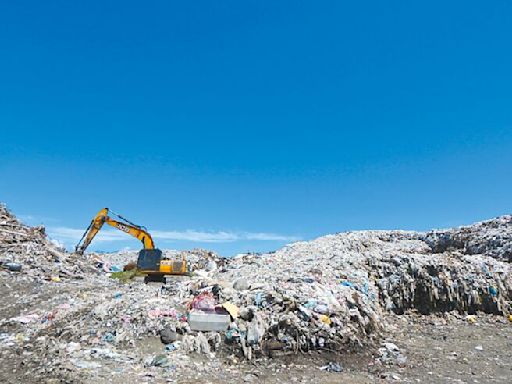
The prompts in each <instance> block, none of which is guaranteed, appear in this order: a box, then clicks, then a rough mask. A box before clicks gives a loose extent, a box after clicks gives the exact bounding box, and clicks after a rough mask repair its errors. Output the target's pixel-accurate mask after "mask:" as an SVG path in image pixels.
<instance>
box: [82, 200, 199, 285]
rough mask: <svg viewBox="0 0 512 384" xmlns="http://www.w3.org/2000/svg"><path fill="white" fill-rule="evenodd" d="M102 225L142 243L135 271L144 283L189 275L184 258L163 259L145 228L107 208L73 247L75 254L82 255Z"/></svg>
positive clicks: (98, 215) (99, 213)
mask: <svg viewBox="0 0 512 384" xmlns="http://www.w3.org/2000/svg"><path fill="white" fill-rule="evenodd" d="M111 216H115V217H116V218H117V219H113V218H112V217H111ZM103 224H108V225H110V226H112V227H114V228H117V229H119V230H120V231H122V232H125V233H127V234H129V235H132V236H133V237H136V238H137V239H139V240H140V241H141V242H142V244H143V246H144V249H142V250H140V251H139V256H138V258H137V270H138V271H139V272H141V273H143V274H145V275H146V279H145V281H163V280H164V278H165V276H166V275H187V274H188V273H189V267H188V265H187V262H186V260H185V256H183V257H182V260H179V261H177V260H171V259H168V258H165V257H163V256H162V251H161V250H159V249H157V248H155V243H154V242H153V238H152V237H151V235H150V234H149V232H148V231H147V229H146V228H145V227H143V226H140V225H137V224H134V223H132V222H131V221H129V220H127V219H125V218H124V217H123V216H121V215H119V214H117V213H115V212H113V211H111V210H109V209H108V208H103V209H102V210H101V211H99V212H98V214H97V215H96V216H95V217H94V218H93V219H92V221H91V223H90V224H89V227H87V229H86V230H85V233H84V234H83V236H82V238H81V239H80V241H79V242H78V244H77V245H76V247H75V252H76V253H77V254H79V255H83V253H84V252H85V250H86V248H87V247H88V246H89V244H91V242H92V240H93V239H94V236H96V234H97V233H98V232H99V231H100V229H101V228H102V227H103Z"/></svg>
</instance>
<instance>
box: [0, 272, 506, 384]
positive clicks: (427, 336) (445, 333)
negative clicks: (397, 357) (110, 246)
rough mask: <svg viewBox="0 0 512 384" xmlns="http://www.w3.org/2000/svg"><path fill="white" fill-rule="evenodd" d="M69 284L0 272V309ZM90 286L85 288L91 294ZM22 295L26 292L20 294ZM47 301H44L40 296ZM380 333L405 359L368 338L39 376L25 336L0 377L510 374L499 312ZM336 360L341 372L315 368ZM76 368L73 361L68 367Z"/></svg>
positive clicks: (299, 379) (379, 378)
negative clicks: (382, 355)
mask: <svg viewBox="0 0 512 384" xmlns="http://www.w3.org/2000/svg"><path fill="white" fill-rule="evenodd" d="M73 289H76V288H74V287H73V285H59V284H54V285H50V284H24V283H22V282H16V281H14V280H11V279H10V278H9V277H0V296H1V297H2V298H3V299H2V301H0V317H1V318H4V319H5V318H10V317H13V316H17V315H19V314H20V313H21V312H23V311H24V310H26V309H27V307H30V306H31V305H32V306H33V305H35V304H34V303H37V305H38V306H41V307H45V306H46V305H47V303H48V300H51V299H52V298H54V297H55V296H56V295H64V296H65V295H72V294H74V293H73ZM94 289H101V288H99V287H98V288H94V287H91V288H90V293H91V294H94ZM25 297H30V300H25V299H24V298H25ZM48 305H49V304H48ZM388 323H389V327H388V329H387V338H386V340H383V341H388V342H391V343H394V344H396V346H397V347H398V349H399V351H400V353H401V354H403V355H404V356H405V357H406V358H407V360H406V362H405V363H403V362H402V363H401V364H398V363H396V362H393V361H391V362H388V363H382V362H381V361H380V360H379V359H378V357H379V353H378V347H379V345H376V346H375V347H374V348H371V349H369V350H367V351H365V352H358V353H354V352H345V353H342V354H333V353H330V352H321V353H320V352H312V353H310V354H299V355H287V356H281V357H278V358H274V359H262V360H257V361H254V362H252V363H246V362H240V361H231V360H229V359H215V360H209V359H207V358H206V357H203V356H197V355H188V356H187V362H186V366H187V369H185V370H183V369H180V370H179V371H176V368H175V367H168V368H156V367H152V369H140V368H137V367H136V366H133V365H130V364H127V363H122V362H116V361H111V362H106V363H105V364H104V365H103V366H102V367H101V368H100V369H96V370H91V369H87V370H82V371H80V372H78V373H76V372H75V374H73V375H71V376H68V375H62V374H60V373H56V374H55V375H53V376H52V377H44V376H43V377H41V376H40V375H39V374H38V373H37V371H38V364H43V362H38V360H37V356H36V355H35V354H34V353H33V351H32V350H31V344H30V342H28V343H21V344H20V345H17V346H14V347H10V348H3V349H2V350H1V351H0V382H2V383H35V382H37V383H41V382H42V383H92V382H94V383H97V384H99V383H114V384H116V383H119V384H121V383H123V384H127V383H139V382H154V383H169V382H171V383H172V382H176V383H186V384H189V383H212V384H221V383H222V384H225V383H251V382H255V383H256V382H261V383H313V382H314V383H319V382H320V383H326V384H330V383H354V384H362V383H375V382H388V381H390V382H404V383H510V382H511V377H512V353H511V351H512V323H510V322H509V321H508V320H507V319H506V318H504V317H497V316H490V315H478V316H477V322H476V324H470V323H469V322H468V321H467V320H466V319H465V317H464V316H454V315H439V316H419V315H414V314H413V315H402V316H395V315H389V318H388ZM18 331H19V330H18V329H16V328H13V327H12V326H2V327H0V335H6V334H15V333H16V332H18ZM143 344H144V345H143V349H144V351H146V350H147V353H148V354H151V353H152V352H153V349H154V350H155V351H157V350H159V349H160V348H161V347H162V346H161V343H160V341H159V340H158V339H157V338H153V339H151V338H148V339H146V340H143ZM329 362H334V363H339V364H340V365H341V366H342V367H343V370H342V372H327V371H326V370H322V369H321V368H322V367H324V366H326V365H327V364H328V363H329ZM74 369H75V371H76V368H74Z"/></svg>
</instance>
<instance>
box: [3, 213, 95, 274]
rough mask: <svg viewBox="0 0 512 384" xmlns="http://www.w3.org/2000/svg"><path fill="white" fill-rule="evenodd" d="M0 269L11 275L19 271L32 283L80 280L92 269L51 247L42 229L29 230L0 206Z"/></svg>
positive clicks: (60, 250)
mask: <svg viewBox="0 0 512 384" xmlns="http://www.w3.org/2000/svg"><path fill="white" fill-rule="evenodd" d="M0 268H2V269H4V270H8V271H11V272H20V271H21V270H23V272H24V276H28V277H31V278H33V279H47V280H50V279H52V278H53V279H54V280H57V279H61V278H79V279H81V278H84V274H85V273H86V272H90V271H91V270H92V268H91V267H90V265H89V263H88V262H87V261H86V260H83V259H82V260H76V259H75V258H74V257H73V256H72V255H70V254H68V253H66V251H65V250H64V249H62V248H60V247H59V246H57V245H56V244H54V243H52V242H51V241H50V240H49V239H48V238H47V237H46V233H45V228H44V227H43V226H37V227H29V226H27V225H24V224H23V223H21V222H20V221H19V220H18V219H17V218H16V217H15V216H14V215H13V214H11V213H10V212H9V211H8V210H7V208H6V207H5V205H3V204H0Z"/></svg>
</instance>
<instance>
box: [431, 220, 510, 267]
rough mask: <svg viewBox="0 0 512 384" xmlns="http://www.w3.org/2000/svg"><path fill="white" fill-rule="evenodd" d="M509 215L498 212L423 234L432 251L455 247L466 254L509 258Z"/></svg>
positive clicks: (443, 250) (501, 258)
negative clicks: (480, 218) (484, 217)
mask: <svg viewBox="0 0 512 384" xmlns="http://www.w3.org/2000/svg"><path fill="white" fill-rule="evenodd" d="M511 228H512V216H511V215H505V216H500V217H497V218H495V219H492V220H486V221H482V222H480V223H476V224H473V225H470V226H464V227H460V228H453V229H447V230H434V231H430V232H428V233H426V234H425V235H424V236H422V238H423V240H424V241H425V242H426V243H427V244H428V245H429V246H430V247H431V248H432V251H433V252H434V253H442V252H445V251H447V250H458V251H460V252H461V253H463V254H466V255H478V254H481V255H485V256H490V257H493V258H495V259H497V260H501V261H508V262H511V261H512V230H511Z"/></svg>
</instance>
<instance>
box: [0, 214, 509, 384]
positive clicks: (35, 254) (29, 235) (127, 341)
mask: <svg viewBox="0 0 512 384" xmlns="http://www.w3.org/2000/svg"><path fill="white" fill-rule="evenodd" d="M510 223H511V217H510V216H503V217H501V218H497V219H495V220H490V221H487V222H482V223H477V224H474V225H472V226H468V227H463V228H459V229H453V230H446V231H432V232H428V233H419V232H412V231H356V232H345V233H338V234H333V235H327V236H323V237H320V238H318V239H315V240H312V241H303V242H297V243H293V244H290V245H288V246H285V247H283V248H282V249H280V250H278V251H276V252H272V253H267V254H246V255H240V256H237V257H235V258H231V259H227V258H222V257H219V256H218V255H216V254H215V253H213V252H210V251H207V250H200V249H196V250H192V251H171V250H165V251H164V256H165V257H169V258H181V257H183V256H185V257H186V259H187V260H188V261H189V263H190V264H191V271H192V273H191V275H190V276H179V277H178V276H174V277H169V278H168V279H167V282H166V283H164V284H162V283H150V284H144V282H143V280H142V279H140V278H139V277H141V276H139V277H137V276H135V275H134V276H135V280H129V281H125V282H121V281H118V280H116V279H112V278H111V276H113V274H115V273H117V272H118V271H122V270H123V267H124V265H125V264H127V263H130V262H132V264H134V263H133V262H134V261H135V260H136V258H137V252H136V251H122V252H119V253H110V254H88V255H87V256H84V257H82V258H80V259H79V260H77V259H76V258H74V256H73V255H70V254H67V253H66V252H64V250H62V249H59V248H58V247H56V246H55V245H54V244H53V243H51V242H50V241H49V240H48V239H47V238H46V236H45V235H44V230H43V229H42V228H40V227H36V228H30V227H27V226H25V225H23V224H21V223H20V222H19V221H17V220H16V219H15V218H14V216H12V215H11V214H10V213H9V212H8V211H7V210H6V209H5V207H1V208H0V251H1V254H0V255H1V256H0V257H1V258H2V266H3V267H4V269H6V268H9V266H11V268H12V264H13V263H14V264H16V263H19V264H20V265H21V266H22V269H21V270H16V268H14V269H15V270H13V269H10V270H9V272H7V273H4V274H1V275H0V276H3V277H8V276H11V275H12V276H22V275H23V274H28V275H30V276H34V277H35V276H57V277H59V276H60V277H63V279H62V280H60V279H44V280H43V284H42V285H40V286H38V287H37V294H35V295H25V296H23V298H22V299H23V300H22V301H23V305H22V308H24V309H23V310H21V311H19V312H18V313H16V315H10V314H9V315H4V316H5V318H3V319H2V318H0V326H1V327H2V329H4V331H5V332H4V333H2V334H1V335H0V346H1V347H2V348H4V350H5V351H6V352H5V353H11V352H10V351H15V353H17V354H18V355H21V354H22V352H21V351H25V350H27V348H30V351H31V352H30V353H31V355H30V356H32V357H30V358H28V357H27V358H26V359H25V360H26V361H24V364H26V366H27V367H28V366H31V367H32V368H33V371H34V372H38V374H39V375H41V376H42V377H47V376H48V375H49V376H52V375H54V376H55V375H56V377H65V378H68V379H69V380H71V381H72V380H73V379H75V378H76V376H74V374H75V373H73V372H75V370H78V371H80V372H83V370H85V371H87V372H89V371H88V370H91V372H93V371H94V372H96V371H97V370H102V369H105V370H108V369H112V370H114V369H119V367H123V370H127V369H132V370H133V371H134V372H139V373H140V372H147V371H148V370H149V371H151V370H158V369H162V368H166V367H173V370H174V371H173V372H177V371H179V369H180V367H186V366H187V364H191V362H190V359H188V357H187V355H189V354H190V353H192V352H195V353H200V354H205V355H207V356H209V357H210V358H214V357H221V358H229V359H231V358H237V359H247V360H253V359H255V358H260V357H275V356H280V355H288V354H294V353H300V352H307V351H311V350H319V351H329V352H338V353H345V352H346V351H347V350H350V351H357V350H361V349H363V348H368V347H375V346H377V345H379V343H380V342H381V341H382V340H383V336H384V335H386V332H387V331H388V326H387V319H388V318H389V316H394V315H395V314H403V313H406V312H411V311H412V312H418V313H421V314H435V313H442V312H452V311H455V312H456V313H459V314H464V315H467V314H469V315H471V316H472V315H474V314H477V313H478V312H480V311H481V312H485V313H490V314H495V315H507V316H508V315H510V314H511V300H512V274H511V264H510V262H509V261H510V258H509V256H507V255H509V254H508V253H507V252H509V250H510V246H511V241H510V239H511V238H512V237H511V236H512V226H511V224H510ZM66 277H80V278H81V280H75V279H67V278H66ZM9 284H12V282H10V283H9ZM41 295H42V296H44V300H42V299H41V297H42V296H41ZM16 305H17V304H12V305H11V307H12V308H14V307H16ZM9 313H10V312H9ZM155 340H156V342H157V344H158V345H157V346H156V350H157V351H159V353H155V352H154V350H155V349H153V350H152V351H149V350H148V345H150V344H151V343H152V342H154V341H155ZM388 344H389V343H388ZM384 352H385V351H384ZM391 352H393V351H391V350H390V352H389V353H391ZM386 353H388V352H386ZM24 356H25V355H24ZM27 356H28V355H27ZM116 367H117V368H116ZM59 372H60V373H59ZM63 372H64V373H63ZM105 372H107V371H105ZM108 372H110V371H108ZM108 372H107V373H105V375H106V376H108ZM151 372H153V371H151ZM166 372H167V371H166ZM68 374H70V375H71V376H65V375H68ZM144 374H145V373H144ZM151 374H153V373H151ZM59 375H60V376H59ZM62 375H64V376H62Z"/></svg>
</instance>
